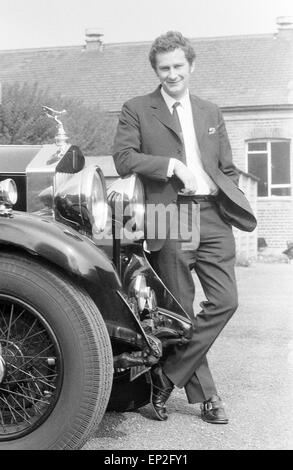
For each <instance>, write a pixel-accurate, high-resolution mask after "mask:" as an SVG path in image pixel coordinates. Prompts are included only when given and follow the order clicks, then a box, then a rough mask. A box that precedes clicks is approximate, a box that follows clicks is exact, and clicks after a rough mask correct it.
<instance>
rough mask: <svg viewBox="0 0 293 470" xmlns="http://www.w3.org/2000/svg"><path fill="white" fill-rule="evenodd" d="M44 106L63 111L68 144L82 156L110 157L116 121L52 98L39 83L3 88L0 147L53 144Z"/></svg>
mask: <svg viewBox="0 0 293 470" xmlns="http://www.w3.org/2000/svg"><path fill="white" fill-rule="evenodd" d="M43 105H46V106H49V107H50V108H53V109H57V110H58V111H60V110H62V109H66V111H67V113H66V114H65V115H64V116H62V118H61V120H62V123H63V125H64V129H65V132H66V133H67V135H68V137H69V142H70V143H72V144H75V145H78V146H79V147H80V148H81V150H82V151H83V153H85V154H88V155H89V154H91V155H108V154H111V150H112V140H113V134H114V132H115V128H116V124H117V118H116V117H115V116H111V115H109V114H107V113H106V112H103V111H101V109H100V107H99V106H97V105H96V106H92V107H88V106H86V105H85V104H84V103H83V102H82V101H81V100H78V99H73V98H66V97H64V96H53V95H52V94H51V93H50V91H49V89H42V88H40V86H39V84H38V83H34V84H28V83H24V84H23V83H22V84H20V83H14V84H12V85H5V84H4V85H3V90H2V104H1V106H0V144H49V143H52V142H54V138H55V135H56V122H55V121H54V120H53V119H49V118H48V117H47V116H46V115H45V113H44V112H43V111H42V106H43Z"/></svg>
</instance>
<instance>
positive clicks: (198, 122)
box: [190, 95, 206, 148]
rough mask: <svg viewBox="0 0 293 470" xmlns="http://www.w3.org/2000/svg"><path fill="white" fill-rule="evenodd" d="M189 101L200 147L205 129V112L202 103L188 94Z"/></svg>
mask: <svg viewBox="0 0 293 470" xmlns="http://www.w3.org/2000/svg"><path fill="white" fill-rule="evenodd" d="M190 102H191V108H192V114H193V124H194V130H195V134H196V138H197V142H198V146H199V148H200V144H201V140H202V137H203V135H204V132H205V129H206V112H205V108H204V106H203V104H202V103H201V102H200V101H199V100H198V99H197V98H196V96H193V95H190Z"/></svg>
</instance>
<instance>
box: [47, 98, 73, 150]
mask: <svg viewBox="0 0 293 470" xmlns="http://www.w3.org/2000/svg"><path fill="white" fill-rule="evenodd" d="M42 110H43V111H44V112H45V113H46V115H47V116H48V117H49V118H52V119H54V121H56V122H57V130H58V132H57V135H56V137H55V143H56V145H57V147H58V151H57V155H58V157H59V158H60V156H61V155H62V154H63V151H64V149H65V146H66V143H67V140H68V136H67V134H66V132H65V130H64V127H63V124H62V122H61V121H60V116H61V115H62V114H65V113H67V111H66V109H63V110H62V111H56V110H55V109H52V108H49V107H48V106H42Z"/></svg>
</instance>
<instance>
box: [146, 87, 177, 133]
mask: <svg viewBox="0 0 293 470" xmlns="http://www.w3.org/2000/svg"><path fill="white" fill-rule="evenodd" d="M160 88H161V87H160V86H159V87H158V88H157V89H156V90H155V91H154V93H152V94H151V95H150V98H151V102H150V106H151V108H152V113H153V115H154V116H155V118H156V119H158V120H159V121H160V122H161V123H162V124H164V126H166V127H168V129H170V130H171V131H172V132H174V134H176V136H177V137H178V139H179V140H180V141H181V142H182V139H181V136H180V131H179V129H177V127H176V124H175V122H174V120H173V118H172V115H171V113H170V111H169V109H168V106H167V105H166V103H165V100H164V98H163V97H162V94H161V91H160Z"/></svg>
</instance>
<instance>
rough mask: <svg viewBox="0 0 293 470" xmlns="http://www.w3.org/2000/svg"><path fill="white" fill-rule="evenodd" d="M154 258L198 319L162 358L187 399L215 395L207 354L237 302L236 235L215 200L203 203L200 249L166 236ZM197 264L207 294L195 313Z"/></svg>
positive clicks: (164, 277)
mask: <svg viewBox="0 0 293 470" xmlns="http://www.w3.org/2000/svg"><path fill="white" fill-rule="evenodd" d="M152 262H153V264H154V267H155V269H157V271H158V273H159V275H160V277H161V279H162V280H163V282H164V283H165V285H166V287H167V288H168V289H169V290H170V291H171V292H172V294H173V295H174V296H175V297H176V298H177V300H178V301H179V302H180V303H181V305H182V307H183V308H184V309H185V311H186V312H187V313H188V314H189V316H190V317H191V319H192V321H193V324H194V330H193V335H192V338H191V340H190V341H189V343H188V344H187V345H183V346H175V347H173V348H172V349H171V350H170V351H168V353H167V354H166V356H165V357H164V358H163V361H162V367H163V370H164V373H165V374H166V375H167V376H168V377H169V379H170V380H171V381H172V382H173V383H174V384H175V385H176V386H178V387H180V388H181V387H185V392H186V395H187V399H188V402H189V403H198V402H202V401H204V400H207V399H209V398H210V397H211V396H212V395H214V394H217V390H216V386H215V383H214V380H213V377H212V374H211V372H210V369H209V365H208V361H207V358H206V354H207V352H208V350H209V349H210V347H211V345H212V344H213V342H214V341H215V339H216V338H217V336H218V335H219V333H220V332H221V330H222V329H223V328H224V326H225V325H226V323H227V322H228V320H229V319H230V318H231V316H232V315H233V313H234V312H235V310H236V309H237V306H238V298H237V286H236V279H235V271H234V266H235V240H234V236H233V232H232V227H231V225H230V224H228V223H226V222H225V221H224V220H223V219H222V218H221V216H220V214H219V211H218V207H217V203H216V202H215V201H206V202H201V203H200V242H199V246H198V248H197V249H195V250H186V249H182V246H181V242H180V241H178V240H170V239H167V240H166V242H165V244H164V246H163V248H162V249H161V250H160V251H158V252H153V253H152ZM193 269H194V270H195V272H196V274H197V276H198V278H199V281H200V283H201V285H202V288H203V291H204V294H205V297H206V300H205V301H203V302H202V303H201V304H200V307H201V311H200V312H199V313H198V314H197V315H195V314H194V309H193V303H194V298H195V285H194V281H193V277H192V272H191V271H192V270H193Z"/></svg>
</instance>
